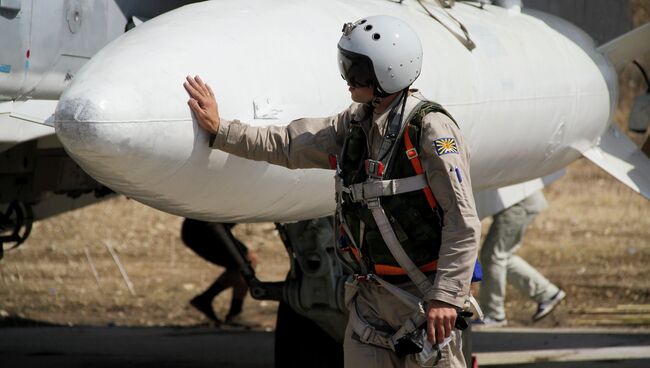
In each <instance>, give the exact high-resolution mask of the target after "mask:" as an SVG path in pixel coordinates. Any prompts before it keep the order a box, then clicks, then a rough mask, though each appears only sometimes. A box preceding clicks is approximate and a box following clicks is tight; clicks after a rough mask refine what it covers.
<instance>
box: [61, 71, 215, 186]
mask: <svg viewBox="0 0 650 368" xmlns="http://www.w3.org/2000/svg"><path fill="white" fill-rule="evenodd" d="M83 84H84V83H82V84H81V85H80V86H75V84H74V83H73V84H72V85H71V86H70V88H69V89H68V91H66V93H65V94H64V95H63V96H62V98H61V99H60V100H59V104H58V106H57V109H56V112H55V130H56V133H57V135H58V137H59V140H60V141H61V143H62V144H63V146H64V147H65V149H66V151H67V152H68V154H69V155H70V156H71V157H72V158H73V159H74V160H75V161H76V162H77V163H78V164H79V165H80V166H81V167H82V168H83V169H84V170H85V171H86V172H87V173H88V174H89V175H91V176H92V177H94V178H95V179H96V180H98V181H99V182H101V183H103V184H105V185H107V186H109V187H110V188H111V189H113V190H116V191H119V192H122V193H124V194H127V195H131V196H136V195H144V192H149V191H150V190H151V188H152V187H155V186H156V185H158V184H160V183H161V182H163V181H165V180H166V179H167V178H168V176H169V175H171V174H173V173H174V172H176V171H177V170H178V169H179V168H180V167H181V166H182V165H183V164H184V163H185V160H186V159H187V157H189V156H190V154H191V151H192V148H193V146H194V145H193V141H194V140H195V139H201V138H204V139H205V140H206V141H207V137H203V136H202V135H201V134H195V129H193V126H192V122H191V120H181V121H179V120H174V121H160V120H159V119H151V120H140V119H138V118H137V117H133V115H134V113H132V110H133V109H132V106H133V105H131V104H119V103H115V101H119V100H117V99H116V98H114V97H112V96H116V95H120V94H122V96H124V95H125V94H127V92H126V91H124V92H120V91H118V90H116V89H115V88H112V87H110V86H109V87H106V88H102V87H100V86H97V85H95V87H94V89H93V91H92V92H88V93H83V91H82V90H81V89H82V88H81V87H82V86H83ZM78 87H79V88H78ZM81 96H83V97H81ZM127 101H128V100H127ZM171 142H174V143H177V142H178V143H185V144H171ZM202 146H203V145H202ZM204 146H205V150H206V151H208V147H207V144H206V145H204Z"/></svg>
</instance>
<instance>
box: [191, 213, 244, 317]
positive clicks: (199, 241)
mask: <svg viewBox="0 0 650 368" xmlns="http://www.w3.org/2000/svg"><path fill="white" fill-rule="evenodd" d="M234 226H235V224H228V223H217V222H205V221H199V220H193V219H189V218H186V219H185V220H184V221H183V225H182V227H181V239H182V240H183V243H185V245H186V246H187V247H189V248H190V249H192V250H193V251H194V252H195V253H196V254H197V255H199V256H200V257H201V258H203V259H205V260H206V261H208V262H210V263H213V264H216V265H219V266H222V267H225V270H224V271H223V273H221V275H220V276H219V277H217V279H216V280H215V281H214V283H212V285H210V287H208V288H207V289H206V290H205V291H204V292H202V293H201V294H199V295H197V296H195V297H194V298H192V300H190V305H191V306H192V307H194V308H195V309H196V310H198V311H199V312H201V313H202V314H203V315H204V316H206V317H207V318H208V319H210V320H211V321H212V322H213V323H215V324H216V325H221V323H222V321H221V320H220V319H219V317H218V316H217V315H216V313H215V312H214V309H213V308H212V301H213V300H214V298H215V297H216V296H217V295H219V294H220V293H221V292H222V291H224V290H226V289H228V288H232V289H233V292H232V300H231V302H230V309H229V310H228V314H227V315H226V317H225V323H226V324H234V325H239V324H241V321H240V318H239V316H240V314H241V312H242V306H243V304H244V298H245V297H246V294H247V293H248V284H247V283H246V281H245V280H244V278H243V277H242V275H241V273H240V266H239V264H238V263H237V261H236V259H235V257H234V256H233V255H232V253H231V252H230V250H229V249H228V247H227V246H226V243H225V242H226V241H227V240H226V239H223V237H222V234H225V235H227V236H228V237H229V238H230V240H231V241H232V243H234V244H235V246H236V247H237V248H238V250H239V252H240V254H242V255H244V256H245V259H247V260H248V262H250V263H251V265H252V266H253V267H255V265H256V264H257V255H256V254H255V252H253V251H250V250H249V249H248V248H247V247H246V246H245V245H244V244H243V243H242V242H241V241H239V240H238V239H237V238H235V237H234V236H233V235H232V232H231V229H232V228H233V227H234ZM219 228H221V230H222V231H219V230H220V229H219Z"/></svg>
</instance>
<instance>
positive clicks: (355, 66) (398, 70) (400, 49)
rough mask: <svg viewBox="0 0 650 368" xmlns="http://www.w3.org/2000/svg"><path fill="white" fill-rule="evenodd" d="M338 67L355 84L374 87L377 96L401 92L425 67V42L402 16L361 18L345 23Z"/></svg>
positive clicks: (339, 45) (348, 80) (354, 85)
mask: <svg viewBox="0 0 650 368" xmlns="http://www.w3.org/2000/svg"><path fill="white" fill-rule="evenodd" d="M338 49H339V53H338V54H339V56H338V59H339V70H340V71H341V76H342V77H343V79H345V80H346V81H347V82H348V83H349V84H350V85H351V86H352V87H368V86H373V87H375V94H376V95H377V96H386V95H389V94H392V93H395V92H398V91H401V90H403V89H405V88H407V87H408V86H410V85H411V84H413V82H415V80H416V79H417V78H418V76H420V71H421V67H422V44H421V43H420V38H419V37H418V35H417V34H416V33H415V31H414V30H413V29H412V28H411V27H410V26H409V25H408V24H406V22H404V21H403V20H401V19H398V18H395V17H391V16H388V15H375V16H371V17H366V18H362V19H360V20H358V21H356V22H354V23H346V24H345V25H344V26H343V36H341V39H340V40H339V44H338Z"/></svg>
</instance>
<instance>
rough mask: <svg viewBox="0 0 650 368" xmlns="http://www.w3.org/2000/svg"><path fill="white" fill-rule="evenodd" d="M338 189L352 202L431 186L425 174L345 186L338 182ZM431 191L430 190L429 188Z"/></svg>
mask: <svg viewBox="0 0 650 368" xmlns="http://www.w3.org/2000/svg"><path fill="white" fill-rule="evenodd" d="M338 184H339V187H337V188H336V189H337V191H339V192H344V193H348V194H349V195H350V197H351V199H352V202H365V201H367V200H370V199H374V198H378V197H384V196H394V195H396V194H402V193H408V192H414V191H416V190H421V189H425V188H428V187H429V184H428V183H427V179H426V177H425V175H424V174H420V175H415V176H409V177H406V178H400V179H391V180H373V181H367V182H364V183H358V184H352V185H350V186H349V187H344V186H343V185H342V184H341V183H340V182H339V183H338ZM429 191H430V190H429Z"/></svg>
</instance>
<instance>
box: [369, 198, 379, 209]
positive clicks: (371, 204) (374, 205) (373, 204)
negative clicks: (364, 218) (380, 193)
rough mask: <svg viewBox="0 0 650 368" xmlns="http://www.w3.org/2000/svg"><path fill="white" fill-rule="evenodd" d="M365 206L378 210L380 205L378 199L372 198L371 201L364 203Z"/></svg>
mask: <svg viewBox="0 0 650 368" xmlns="http://www.w3.org/2000/svg"><path fill="white" fill-rule="evenodd" d="M366 206H368V208H369V209H375V208H380V207H381V204H379V198H373V199H369V200H367V201H366Z"/></svg>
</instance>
